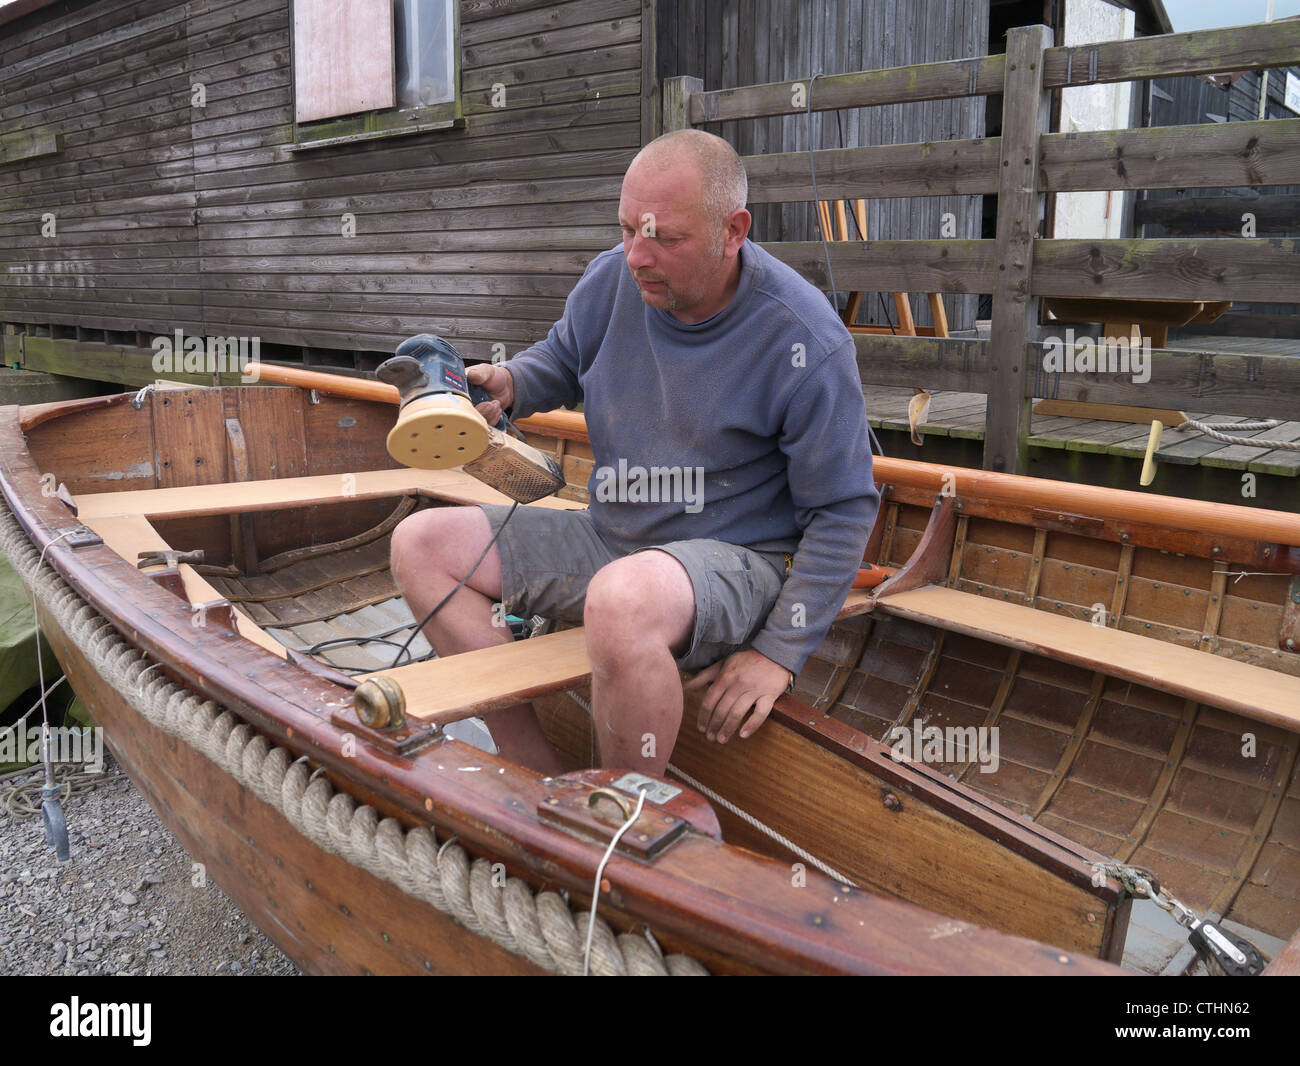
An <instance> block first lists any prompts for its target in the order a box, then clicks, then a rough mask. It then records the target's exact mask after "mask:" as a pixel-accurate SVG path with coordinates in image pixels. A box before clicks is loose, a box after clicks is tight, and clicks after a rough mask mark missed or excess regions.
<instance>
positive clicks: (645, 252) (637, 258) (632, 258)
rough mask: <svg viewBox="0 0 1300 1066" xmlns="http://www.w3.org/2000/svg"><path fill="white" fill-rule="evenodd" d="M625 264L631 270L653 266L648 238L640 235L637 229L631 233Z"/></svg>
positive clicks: (652, 256)
mask: <svg viewBox="0 0 1300 1066" xmlns="http://www.w3.org/2000/svg"><path fill="white" fill-rule="evenodd" d="M627 265H628V266H629V267H631V268H632V269H633V270H640V269H641V268H642V267H650V266H654V255H653V254H652V253H651V248H650V240H649V238H647V237H643V236H641V233H640V232H639V231H638V232H637V233H635V234H634V235H633V237H632V242H631V243H630V244H629V245H628V248H627Z"/></svg>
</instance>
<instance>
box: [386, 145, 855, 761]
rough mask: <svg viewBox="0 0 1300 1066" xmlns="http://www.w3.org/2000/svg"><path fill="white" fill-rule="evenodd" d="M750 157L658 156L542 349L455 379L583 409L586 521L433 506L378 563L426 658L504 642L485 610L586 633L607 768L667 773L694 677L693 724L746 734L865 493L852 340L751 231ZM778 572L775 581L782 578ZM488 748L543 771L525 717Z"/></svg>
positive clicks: (515, 404) (695, 151)
mask: <svg viewBox="0 0 1300 1066" xmlns="http://www.w3.org/2000/svg"><path fill="white" fill-rule="evenodd" d="M746 196H747V182H746V177H745V171H744V166H743V165H742V164H741V161H740V159H739V157H738V156H737V155H736V153H735V152H734V151H733V150H732V148H731V147H730V145H728V144H727V143H726V142H725V141H723V140H722V139H720V138H718V137H714V136H712V135H711V134H708V133H704V132H703V131H701V130H680V131H677V132H675V133H670V134H666V135H665V136H663V137H660V138H658V139H657V140H655V141H653V142H651V143H650V144H649V145H647V146H646V147H645V148H644V149H642V151H641V153H640V154H639V155H638V156H637V157H636V158H635V159H634V160H633V161H632V164H631V166H630V167H629V168H628V171H627V174H626V176H625V177H624V181H623V188H622V196H621V198H620V201H619V222H620V224H621V226H622V228H623V246H622V248H621V249H611V250H610V251H607V252H604V253H602V254H601V255H598V256H597V257H596V258H595V259H594V260H593V261H592V262H591V264H590V265H589V266H588V268H587V270H586V273H585V274H584V275H583V277H582V279H581V280H580V281H579V282H578V284H577V286H576V287H575V288H574V290H573V292H572V293H571V294H570V296H569V299H568V302H567V304H566V306H565V311H564V316H563V318H562V319H561V320H560V321H559V322H558V323H557V324H556V325H555V326H554V327H553V328H552V329H551V331H550V333H549V335H548V336H547V338H546V340H545V341H543V342H541V343H540V344H536V345H534V346H533V347H531V348H529V349H527V350H526V351H524V352H521V353H520V354H519V355H517V356H515V357H514V358H513V359H512V360H510V362H509V364H508V365H504V366H503V365H482V366H477V367H474V368H471V369H470V371H469V376H470V380H471V381H474V382H475V383H477V384H481V385H483V386H484V388H485V389H486V390H487V391H488V393H489V395H490V396H491V397H492V398H493V399H492V402H491V403H489V404H485V405H481V406H480V411H482V413H483V414H484V415H485V416H486V417H487V418H488V420H489V421H495V420H496V419H497V418H499V416H500V413H501V411H502V409H505V410H508V411H511V413H512V414H513V415H514V416H515V417H522V416H525V415H528V414H531V413H533V412H536V411H543V410H550V409H553V408H556V407H561V406H572V405H573V404H575V403H577V402H579V401H583V404H584V411H585V414H586V417H587V426H588V432H589V435H590V439H591V445H592V450H593V452H594V455H595V469H594V471H593V474H592V478H591V481H590V483H589V488H590V490H591V503H590V507H589V509H588V510H586V511H570V512H562V511H554V510H550V509H544V508H539V507H521V508H519V509H518V510H517V511H516V512H515V514H514V516H513V517H512V518H511V519H510V521H509V523H507V524H506V525H505V527H504V528H502V522H503V520H504V518H505V515H506V514H507V512H508V508H506V507H483V508H476V507H463V508H461V507H457V508H450V507H449V508H435V509H431V510H426V511H422V512H420V513H418V514H416V515H413V516H411V517H410V518H408V519H406V520H405V521H404V522H403V523H402V524H401V525H400V526H399V527H398V528H397V530H396V532H395V533H394V536H393V572H394V574H395V575H396V577H397V580H398V583H399V585H400V587H401V588H402V590H403V592H404V593H405V595H406V598H407V600H408V602H409V603H410V606H411V609H412V610H413V611H414V613H415V615H416V617H417V618H420V617H423V616H424V615H425V614H426V613H427V612H428V611H429V610H430V608H432V606H433V605H434V604H436V603H437V602H438V601H439V600H441V599H442V598H443V597H444V596H445V595H446V594H447V593H448V592H450V591H451V590H452V589H453V588H455V586H456V584H457V582H459V581H460V580H461V579H462V578H464V576H465V575H466V574H467V573H468V572H469V571H470V569H471V567H473V565H474V562H475V560H477V559H478V557H479V555H480V554H482V552H483V550H484V548H485V547H486V546H487V544H488V543H489V542H490V540H491V538H492V536H493V534H494V533H496V532H497V531H498V530H500V531H501V532H500V537H499V540H498V541H497V544H496V545H495V546H494V547H493V548H492V549H491V550H490V551H489V552H488V554H487V555H486V557H484V559H483V562H482V564H481V565H480V566H479V567H478V569H477V571H475V572H474V574H473V575H472V576H471V577H470V578H469V581H468V582H467V584H466V587H465V589H463V590H462V591H461V592H459V593H457V594H456V595H455V597H453V598H452V599H451V600H450V602H448V603H447V605H446V606H445V607H444V608H443V609H442V610H441V611H440V612H439V613H438V614H437V615H436V616H435V617H434V618H433V620H432V621H431V622H430V623H429V624H428V626H427V627H426V633H427V634H428V636H429V639H430V641H431V643H432V644H433V645H434V647H435V648H436V649H437V651H438V654H439V655H452V654H455V653H457V652H461V651H468V650H471V649H474V648H482V647H487V646H491V645H494V644H499V643H504V642H506V641H508V640H509V639H511V637H510V633H509V631H508V630H505V629H503V628H502V627H500V626H499V625H496V626H494V625H493V624H492V623H493V609H492V608H493V603H494V601H497V600H503V601H504V603H505V604H506V606H507V608H508V609H510V610H511V611H513V612H514V613H516V614H520V615H525V616H527V615H531V614H541V615H544V616H546V617H551V618H563V619H566V620H573V621H578V620H581V621H583V622H584V624H585V626H586V639H587V647H588V651H589V654H590V657H591V663H592V703H593V713H594V717H595V729H596V739H597V743H598V745H599V748H600V756H601V764H602V765H603V766H606V767H631V768H636V769H641V770H644V771H646V772H649V773H659V774H661V773H663V771H664V768H665V766H666V764H667V762H668V758H669V755H670V754H671V751H672V746H673V744H674V742H675V740H676V737H677V731H678V728H679V726H680V723H681V717H682V711H683V693H682V685H681V680H680V676H679V673H678V668H679V667H680V668H682V669H688V670H700V669H701V668H703V669H702V672H701V673H699V674H698V675H697V676H696V677H695V678H694V680H693V681H691V683H690V684H689V685H688V686H687V688H697V689H699V688H704V687H705V686H708V688H707V692H706V693H705V695H704V699H703V703H702V707H701V713H700V719H699V722H698V725H699V728H700V729H701V730H703V731H705V732H706V733H707V735H708V737H709V738H710V739H711V740H713V739H716V740H717V741H718V742H719V743H726V742H727V741H728V740H729V739H730V738H732V737H733V736H735V735H736V734H737V732H739V734H740V736H742V737H746V736H749V735H751V734H752V733H753V732H754V730H756V729H757V728H758V727H759V726H760V725H761V724H762V722H763V720H764V719H765V718H766V717H767V714H768V712H769V711H770V710H771V708H772V704H773V702H774V701H775V700H776V698H777V697H778V696H779V695H780V694H781V693H782V692H784V691H785V690H786V689H787V687H788V686H789V685H790V684H791V683H792V681H793V675H794V674H795V673H797V672H798V671H799V670H800V669H801V668H802V666H803V663H804V661H805V660H806V659H807V658H808V656H809V655H810V654H811V653H812V651H813V650H814V649H815V648H816V646H817V644H818V643H819V642H820V641H821V639H822V637H823V636H824V635H825V632H826V630H827V629H828V628H829V626H830V624H831V622H832V621H833V620H834V618H835V616H836V613H837V612H838V609H839V608H840V606H841V605H842V604H843V603H844V599H845V596H846V595H847V593H848V591H849V588H850V586H851V584H852V579H853V576H854V574H855V573H856V570H857V566H858V564H859V561H860V560H861V558H862V553H863V550H864V548H865V546H866V541H867V536H868V533H869V531H870V528H871V524H872V522H873V520H874V518H875V514H876V508H877V505H878V503H879V495H878V493H877V491H876V488H875V485H874V483H873V481H872V476H871V451H870V446H869V443H868V441H869V437H868V430H867V422H866V414H865V410H864V404H863V399H862V391H861V385H860V381H859V377H858V373H857V365H856V361H855V358H854V346H853V341H852V338H851V337H850V336H849V333H848V331H847V330H846V329H845V327H844V325H843V323H842V322H841V321H840V319H839V317H838V316H837V315H836V314H835V312H834V310H833V309H832V308H831V307H830V305H829V303H828V302H827V300H826V298H825V296H823V295H822V294H821V293H820V292H818V291H817V290H816V289H815V288H813V287H812V286H811V285H809V284H808V283H807V282H805V281H804V280H803V279H801V278H800V277H799V276H798V275H797V274H796V273H795V272H794V271H792V270H790V269H789V268H788V267H786V266H784V265H783V264H781V263H779V262H778V261H776V260H775V259H773V258H772V257H771V256H770V255H768V254H767V253H766V252H764V251H763V250H762V249H761V248H759V247H758V246H757V245H755V244H753V243H752V242H750V241H748V240H747V236H748V233H749V226H750V215H749V212H748V211H746V210H745V202H746ZM787 571H788V573H787ZM489 725H490V726H491V729H492V732H493V736H494V737H495V738H496V741H497V744H498V747H499V748H500V750H501V752H502V754H503V755H505V756H506V757H507V758H510V759H512V760H514V761H516V762H521V763H524V764H526V765H529V766H532V767H533V768H535V769H538V770H541V771H543V772H547V773H554V772H556V771H558V770H559V769H560V766H559V761H558V758H557V756H556V754H555V752H554V751H553V749H552V748H551V746H550V744H549V743H548V742H547V740H546V737H545V736H544V734H543V733H542V731H541V728H540V726H539V725H538V723H537V719H536V717H535V715H534V714H533V711H532V708H531V706H530V705H529V704H518V705H516V706H514V707H510V708H506V709H505V710H502V711H497V712H495V713H494V714H493V715H492V716H491V717H490V719H489Z"/></svg>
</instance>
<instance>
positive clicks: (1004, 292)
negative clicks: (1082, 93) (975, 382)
mask: <svg viewBox="0 0 1300 1066" xmlns="http://www.w3.org/2000/svg"><path fill="white" fill-rule="evenodd" d="M1051 43H1052V31H1051V29H1050V28H1048V27H1047V26H1021V27H1019V28H1017V29H1013V30H1012V31H1011V32H1010V34H1009V35H1008V37H1007V76H1006V88H1005V90H1004V92H1003V96H1002V161H1001V166H999V167H998V231H997V245H996V247H997V254H996V259H997V264H998V273H997V279H996V281H995V283H994V287H993V325H992V335H991V337H990V338H989V384H988V390H989V391H988V405H987V407H986V415H985V421H984V469H986V470H1001V471H1004V472H1005V473H1008V474H1024V473H1028V466H1029V420H1030V414H1031V410H1032V408H1031V404H1032V403H1033V388H1032V381H1033V374H1034V369H1035V368H1034V367H1033V366H1031V365H1030V364H1029V362H1028V360H1027V359H1026V354H1025V352H1026V347H1025V346H1026V344H1027V342H1029V341H1030V340H1037V339H1038V299H1037V297H1033V296H1031V295H1030V292H1029V288H1030V281H1031V277H1032V273H1033V265H1034V238H1035V237H1036V236H1037V234H1038V222H1039V215H1040V212H1041V209H1042V203H1043V197H1042V195H1041V194H1040V193H1039V191H1038V136H1039V134H1041V133H1048V132H1050V122H1051V118H1050V115H1051V110H1050V107H1049V104H1050V101H1051V94H1050V92H1047V91H1045V90H1044V89H1043V50H1044V49H1045V48H1047V47H1049V46H1050V45H1051Z"/></svg>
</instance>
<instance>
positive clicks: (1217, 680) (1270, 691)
mask: <svg viewBox="0 0 1300 1066" xmlns="http://www.w3.org/2000/svg"><path fill="white" fill-rule="evenodd" d="M875 609H876V610H877V611H884V612H886V613H888V614H892V615H897V616H898V617H900V618H907V619H909V620H911V621H915V622H922V623H924V624H926V625H932V626H938V627H939V628H941V629H948V630H952V631H953V632H956V633H965V634H968V635H970V636H973V637H980V638H982V639H984V640H990V641H992V642H993V643H995V644H1002V645H1005V646H1007V647H1010V648H1019V649H1021V650H1022V651H1028V652H1032V653H1035V654H1038V655H1047V656H1050V657H1051V658H1053V659H1056V660H1058V661H1061V662H1067V663H1073V664H1075V665H1077V666H1083V667H1087V668H1089V669H1093V670H1098V671H1100V672H1102V673H1104V674H1108V675H1110V676H1112V677H1119V678H1124V679H1125V680H1128V681H1134V682H1136V683H1137V684H1140V685H1147V686H1149V687H1150V688H1155V689H1160V690H1162V691H1164V692H1172V693H1174V694H1176V695H1179V696H1182V697H1184V698H1186V699H1191V700H1196V701H1197V702H1198V703H1206V704H1210V705H1211V706H1214V707H1222V708H1224V709H1225V710H1229V711H1235V712H1237V713H1238V714H1241V715H1243V716H1245V717H1247V718H1251V719H1255V720H1258V721H1261V722H1268V723H1270V724H1271V725H1277V726H1281V727H1282V728H1283V729H1287V730H1290V731H1292V732H1294V731H1295V730H1296V729H1297V728H1298V727H1300V678H1298V677H1292V676H1291V675H1289V674H1283V673H1279V672H1277V671H1274V670H1269V669H1267V668H1265V667H1262V666H1253V665H1251V664H1250V663H1243V662H1239V661H1237V660H1234V659H1227V658H1224V657H1223V656H1221V655H1213V654H1210V653H1208V652H1203V651H1197V650H1195V649H1193V648H1184V647H1182V646H1180V645H1177V644H1170V643H1168V642H1166V641H1163V640H1156V639H1154V638H1152V637H1144V636H1140V635H1138V634H1135V633H1128V632H1124V631H1123V630H1118V629H1109V628H1106V627H1105V626H1094V625H1092V624H1090V623H1088V622H1083V621H1080V620H1078V619H1076V618H1066V617H1064V616H1062V615H1056V614H1049V613H1048V612H1046V611H1039V610H1035V609H1034V608H1032V607H1022V606H1020V605H1018V604H1014V603H1004V602H1002V601H1000V600H994V599H991V598H989V597H987V596H978V595H975V594H974V593H969V592H959V591H957V590H956V589H950V588H942V587H940V586H937V585H926V586H923V587H922V588H918V589H913V590H911V591H909V592H900V593H898V594H897V595H894V596H885V597H882V598H880V599H878V600H877V602H876V607H875Z"/></svg>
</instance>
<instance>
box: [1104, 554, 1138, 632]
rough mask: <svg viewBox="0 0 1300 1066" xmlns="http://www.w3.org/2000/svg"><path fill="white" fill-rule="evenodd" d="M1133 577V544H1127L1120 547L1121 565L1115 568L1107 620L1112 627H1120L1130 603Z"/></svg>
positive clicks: (1107, 623)
mask: <svg viewBox="0 0 1300 1066" xmlns="http://www.w3.org/2000/svg"><path fill="white" fill-rule="evenodd" d="M1132 577H1133V545H1132V544H1125V545H1124V547H1123V548H1121V549H1120V553H1119V566H1118V568H1117V569H1116V570H1115V591H1114V593H1113V594H1112V595H1111V598H1110V618H1108V619H1107V620H1106V625H1108V626H1110V627H1111V628H1112V629H1119V628H1120V621H1121V620H1122V619H1123V617H1124V609H1125V607H1126V606H1127V605H1128V590H1129V589H1130V588H1131V587H1132V585H1133V581H1132Z"/></svg>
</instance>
